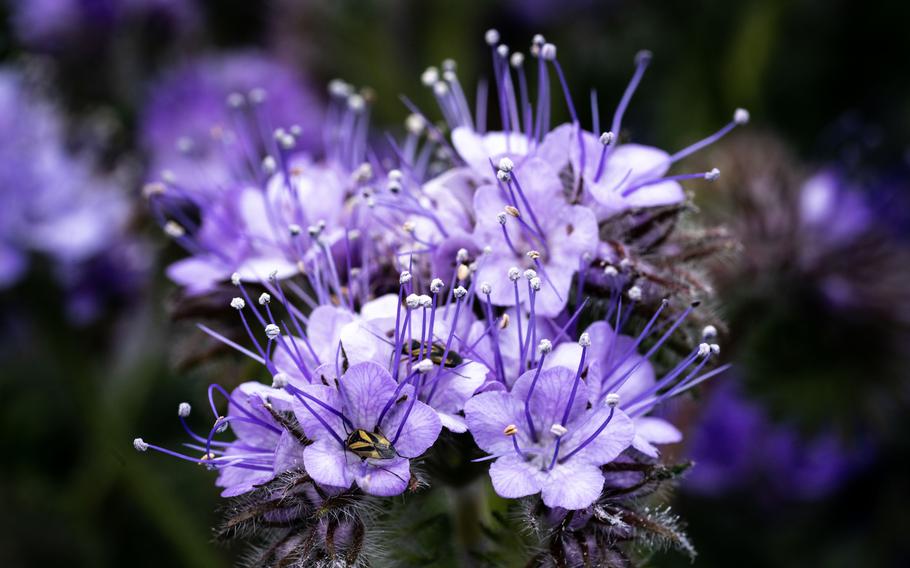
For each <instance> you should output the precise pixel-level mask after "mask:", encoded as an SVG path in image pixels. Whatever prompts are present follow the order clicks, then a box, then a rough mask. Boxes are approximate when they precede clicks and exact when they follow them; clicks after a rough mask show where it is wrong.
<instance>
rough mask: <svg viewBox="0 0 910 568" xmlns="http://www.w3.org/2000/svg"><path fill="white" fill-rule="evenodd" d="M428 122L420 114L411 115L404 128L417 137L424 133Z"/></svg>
mask: <svg viewBox="0 0 910 568" xmlns="http://www.w3.org/2000/svg"><path fill="white" fill-rule="evenodd" d="M426 126H427V122H426V120H424V119H423V117H422V116H420V115H419V114H416V113H415V114H409V115H408V117H407V118H406V119H405V121H404V127H405V128H406V129H407V131H408V132H410V133H411V134H414V135H415V136H416V135H418V134H420V133H422V132H423V129H424V128H426Z"/></svg>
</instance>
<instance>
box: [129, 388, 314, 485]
mask: <svg viewBox="0 0 910 568" xmlns="http://www.w3.org/2000/svg"><path fill="white" fill-rule="evenodd" d="M209 391H210V392H214V391H217V392H219V393H221V394H222V395H224V396H225V397H226V398H227V399H228V402H229V404H228V412H227V415H226V416H221V415H219V414H218V412H217V411H216V410H215V407H214V404H213V406H212V413H213V415H214V417H215V419H214V424H213V425H212V427H211V430H210V431H209V432H208V435H207V436H201V435H199V434H197V433H196V432H194V431H193V430H192V429H191V428H190V427H189V425H188V423H187V421H186V419H187V417H189V415H190V410H191V408H190V405H189V404H187V403H182V404H180V406H179V407H178V410H177V416H178V417H179V419H180V423H181V424H182V425H183V428H184V430H186V432H187V434H188V435H189V436H190V438H191V439H192V440H193V441H192V442H190V443H188V444H185V445H186V446H187V447H188V448H189V449H191V450H196V451H199V452H202V456H201V457H199V458H196V457H192V456H190V455H187V454H183V453H180V452H175V451H173V450H169V449H167V448H163V447H161V446H157V445H154V444H149V443H147V442H145V441H144V440H143V439H142V438H136V439H135V440H134V441H133V446H134V447H135V448H136V449H137V450H139V451H141V452H144V451H147V450H149V449H152V450H155V451H157V452H161V453H164V454H167V455H170V456H173V457H176V458H178V459H182V460H185V461H190V462H194V463H198V464H201V465H205V466H206V467H208V468H210V469H214V470H216V471H218V479H217V481H216V482H215V483H216V485H217V486H219V487H222V488H224V490H223V491H222V492H221V496H222V497H234V496H236V495H241V494H243V493H246V492H248V491H252V490H253V489H254V488H256V487H257V486H258V485H261V484H263V483H266V482H267V481H270V480H271V479H273V478H274V477H275V476H276V475H278V474H280V473H282V472H284V471H290V470H292V469H301V468H302V467H303V464H302V450H303V445H302V441H301V440H300V439H299V438H298V437H296V436H295V434H294V433H292V432H291V431H289V430H287V429H286V428H284V425H283V424H282V423H280V422H279V421H278V420H276V416H278V414H277V413H279V412H289V411H290V410H291V402H292V399H291V397H290V396H289V395H288V394H287V393H285V392H283V391H281V390H276V389H271V388H268V387H266V386H265V385H262V384H260V383H255V382H250V383H244V384H242V385H240V386H239V387H237V388H236V389H235V390H234V392H233V393H231V394H228V393H227V392H226V391H225V390H224V389H222V388H221V387H219V386H217V385H212V387H210V389H209ZM228 428H230V430H231V431H233V433H234V434H235V436H236V438H235V439H234V440H233V441H231V442H223V441H220V440H217V439H215V436H216V435H217V434H219V433H221V432H224V431H226V430H228Z"/></svg>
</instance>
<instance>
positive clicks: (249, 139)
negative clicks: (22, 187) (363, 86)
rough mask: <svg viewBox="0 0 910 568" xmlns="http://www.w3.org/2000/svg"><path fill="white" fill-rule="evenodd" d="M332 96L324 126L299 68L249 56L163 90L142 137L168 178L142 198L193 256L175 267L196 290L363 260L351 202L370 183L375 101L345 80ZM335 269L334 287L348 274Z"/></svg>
mask: <svg viewBox="0 0 910 568" xmlns="http://www.w3.org/2000/svg"><path fill="white" fill-rule="evenodd" d="M329 90H330V94H331V100H330V103H329V106H328V109H327V111H326V120H325V121H324V122H323V121H322V119H321V114H320V113H319V112H318V111H317V110H316V109H315V108H314V106H313V105H312V102H311V99H310V98H309V97H308V96H307V95H306V92H305V91H304V90H302V89H301V86H300V84H299V83H298V82H297V79H296V78H295V77H294V75H293V73H290V72H289V71H287V70H286V69H284V68H283V67H281V66H280V65H279V64H277V63H274V62H271V61H269V60H267V59H264V58H262V57H261V56H255V55H251V54H241V55H236V56H231V57H229V58H226V59H211V60H203V61H201V62H198V63H196V64H193V65H191V66H189V67H188V68H186V69H184V70H178V71H176V72H174V74H173V75H172V76H171V78H170V79H168V80H167V81H165V84H164V86H162V87H161V88H159V89H158V95H157V96H155V97H154V101H153V103H152V104H151V106H150V109H149V111H148V112H147V113H146V120H145V124H146V128H145V132H146V134H145V138H146V143H147V145H149V146H152V147H157V148H158V150H159V152H158V153H159V154H160V155H159V156H158V157H157V158H156V160H155V163H156V164H157V165H156V166H155V168H156V169H157V174H158V175H160V180H161V181H158V182H153V183H150V184H148V185H147V186H146V190H145V194H146V196H147V197H148V198H149V199H150V205H151V208H152V212H153V214H154V215H155V217H156V218H157V220H158V222H159V224H160V225H161V226H162V228H163V229H164V231H165V232H166V233H167V234H168V235H169V236H171V237H172V238H173V239H174V240H175V241H176V242H177V243H179V244H180V245H181V246H183V247H184V248H185V249H186V250H187V251H188V252H190V253H191V255H192V256H191V257H189V258H187V259H184V260H182V261H179V262H177V263H175V264H174V265H172V266H171V267H169V269H168V274H169V276H170V277H171V278H172V279H173V280H175V281H176V282H177V283H179V284H181V285H183V286H185V289H186V290H187V291H188V292H189V293H203V292H206V291H209V290H211V289H212V287H213V286H214V285H215V284H217V283H218V282H220V281H224V280H226V279H227V278H228V277H229V276H230V275H232V274H234V273H237V274H238V275H239V277H240V278H241V279H242V280H244V281H247V282H256V281H261V280H263V279H265V278H266V277H267V276H268V275H269V274H270V273H271V272H272V271H274V270H277V271H278V275H279V277H280V278H285V277H288V276H291V275H293V274H296V273H297V272H299V271H301V270H309V269H310V268H313V269H315V267H314V266H313V264H314V263H321V262H323V261H326V262H345V263H349V262H352V261H353V259H354V258H355V257H359V256H362V254H363V251H360V250H352V248H351V247H352V246H353V245H352V243H351V241H352V240H353V239H356V238H358V236H359V235H362V234H363V233H361V232H359V231H360V230H361V229H363V228H364V223H365V221H364V220H363V215H362V214H360V213H358V208H357V207H355V206H356V205H360V204H362V202H363V200H364V199H365V198H364V197H362V196H361V194H364V195H365V194H367V193H368V191H369V182H371V181H372V167H371V165H370V164H369V163H365V160H366V158H367V156H366V149H365V146H366V138H367V126H368V123H369V109H368V102H369V96H370V95H369V93H368V92H366V91H364V92H363V93H356V92H354V89H353V88H352V87H351V86H350V85H348V84H346V83H344V82H342V81H333V82H332V83H331V85H330V89H329ZM175 107H176V108H177V109H178V111H177V113H178V115H179V120H177V124H176V126H175V125H174V124H173V123H174V121H175V119H174V117H173V114H174V111H173V109H174V108H175ZM181 107H185V108H184V109H183V110H180V109H181ZM314 147H315V150H314ZM352 197H356V198H358V199H356V200H354V201H353V203H352V204H351V206H350V207H348V202H349V200H350V199H351V198H352ZM197 219H198V220H197ZM363 236H364V240H365V239H366V235H365V234H363ZM360 260H363V259H360ZM379 262H384V261H379ZM333 271H334V269H333ZM339 272H340V274H341V276H340V280H339V281H338V282H333V283H332V284H334V285H340V284H341V282H342V281H347V279H348V276H349V275H348V274H345V273H344V272H341V271H339ZM337 291H338V290H337V289H335V290H333V292H337ZM322 299H323V298H320V300H322Z"/></svg>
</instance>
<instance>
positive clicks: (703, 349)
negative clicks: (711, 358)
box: [698, 343, 711, 357]
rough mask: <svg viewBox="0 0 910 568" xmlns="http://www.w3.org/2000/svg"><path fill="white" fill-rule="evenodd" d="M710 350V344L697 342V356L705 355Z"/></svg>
mask: <svg viewBox="0 0 910 568" xmlns="http://www.w3.org/2000/svg"><path fill="white" fill-rule="evenodd" d="M710 352H711V346H710V345H708V344H707V343H699V344H698V356H699V357H704V356H705V355H707V354H708V353H710Z"/></svg>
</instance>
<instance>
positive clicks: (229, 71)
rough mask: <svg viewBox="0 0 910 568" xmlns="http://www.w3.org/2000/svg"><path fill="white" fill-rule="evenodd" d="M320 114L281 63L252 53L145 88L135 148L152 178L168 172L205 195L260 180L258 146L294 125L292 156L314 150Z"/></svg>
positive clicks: (178, 71)
mask: <svg viewBox="0 0 910 568" xmlns="http://www.w3.org/2000/svg"><path fill="white" fill-rule="evenodd" d="M228 99H230V100H228ZM321 114H322V112H321V109H320V107H319V104H318V102H317V100H316V97H315V96H314V95H313V94H312V93H311V91H310V90H309V89H307V87H306V84H305V83H304V82H303V79H302V78H301V77H300V76H298V74H297V73H295V72H294V71H293V70H292V69H290V68H288V67H286V66H284V65H283V64H281V63H280V62H278V61H275V60H274V59H271V58H269V57H268V56H267V55H265V54H263V53H258V52H255V51H246V52H243V51H241V52H234V53H228V54H221V55H213V56H207V57H203V58H199V59H195V60H191V61H188V62H186V63H184V64H182V65H181V66H179V67H176V68H174V69H172V70H171V71H169V72H168V73H166V74H165V75H164V76H163V77H162V78H161V79H160V80H159V81H158V83H157V84H156V85H155V86H154V87H153V88H152V90H151V93H150V95H149V100H148V103H147V104H146V106H145V109H144V111H143V113H142V126H141V131H142V141H143V144H144V146H145V147H146V149H147V150H148V151H149V152H150V153H151V155H152V166H151V171H152V172H154V174H155V175H156V176H159V175H162V172H163V171H167V172H169V174H168V176H167V177H173V178H174V179H175V180H177V181H178V182H179V183H180V185H181V187H182V188H183V189H184V190H192V191H194V192H201V193H204V194H206V195H211V194H212V193H213V192H215V191H216V190H217V189H218V188H219V187H222V186H225V185H227V186H234V185H236V184H238V183H241V182H244V181H257V180H260V179H261V176H259V175H258V168H259V162H260V161H261V159H262V158H263V156H262V155H261V153H260V146H262V145H264V144H266V143H267V142H270V141H267V140H265V139H264V138H266V137H271V134H272V131H273V130H274V129H276V128H279V127H283V128H290V127H291V126H292V125H299V127H300V129H301V130H300V132H299V133H297V134H295V135H294V137H295V148H296V149H297V150H305V151H308V152H311V151H313V150H316V149H317V148H319V142H320V140H321V135H322V130H321ZM273 146H274V142H272V143H271V144H269V145H267V148H268V149H270V150H271V148H272V147H273ZM275 157H276V158H277V156H275ZM250 160H252V162H253V163H252V164H250V163H249V161H250ZM251 166H252V168H253V171H251V170H250V168H251Z"/></svg>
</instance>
